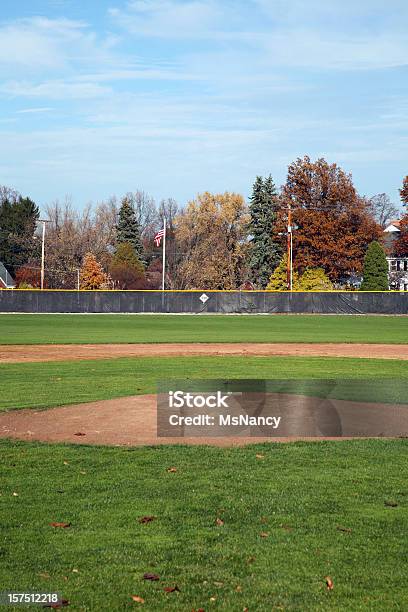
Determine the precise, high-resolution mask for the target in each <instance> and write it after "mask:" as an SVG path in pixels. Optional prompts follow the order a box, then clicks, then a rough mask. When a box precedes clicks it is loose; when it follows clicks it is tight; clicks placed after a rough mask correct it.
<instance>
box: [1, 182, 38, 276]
mask: <svg viewBox="0 0 408 612" xmlns="http://www.w3.org/2000/svg"><path fill="white" fill-rule="evenodd" d="M3 191H4V193H3ZM3 191H2V193H1V194H0V195H1V197H0V261H1V262H2V263H3V264H4V265H5V266H6V268H7V269H8V271H9V272H10V274H12V275H14V273H15V271H16V269H17V268H19V267H20V266H22V265H24V264H26V263H27V261H28V260H29V259H30V257H35V256H36V255H38V254H39V246H40V245H39V241H38V240H37V241H36V240H35V237H34V232H35V228H36V224H37V221H38V219H39V217H40V211H39V209H38V206H37V205H36V204H35V203H34V202H33V201H32V200H30V198H23V197H22V196H20V195H18V194H14V193H13V192H11V191H10V190H3Z"/></svg>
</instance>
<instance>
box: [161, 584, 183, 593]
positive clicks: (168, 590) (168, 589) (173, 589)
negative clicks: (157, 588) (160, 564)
mask: <svg viewBox="0 0 408 612" xmlns="http://www.w3.org/2000/svg"><path fill="white" fill-rule="evenodd" d="M164 591H165V592H166V593H175V592H178V593H180V589H179V588H178V586H177V584H175V585H174V586H172V587H164Z"/></svg>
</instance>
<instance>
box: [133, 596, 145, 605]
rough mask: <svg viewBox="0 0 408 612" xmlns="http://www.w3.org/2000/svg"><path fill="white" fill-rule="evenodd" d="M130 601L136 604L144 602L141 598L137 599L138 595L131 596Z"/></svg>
mask: <svg viewBox="0 0 408 612" xmlns="http://www.w3.org/2000/svg"><path fill="white" fill-rule="evenodd" d="M131 599H133V601H135V602H136V603H141V604H143V603H144V602H145V600H144V599H143V597H139V595H132V596H131Z"/></svg>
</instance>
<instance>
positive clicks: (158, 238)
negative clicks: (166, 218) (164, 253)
mask: <svg viewBox="0 0 408 612" xmlns="http://www.w3.org/2000/svg"><path fill="white" fill-rule="evenodd" d="M163 236H164V229H161V230H160V231H159V232H157V234H156V235H155V237H154V241H155V243H156V246H160V242H161V239H162V238H163Z"/></svg>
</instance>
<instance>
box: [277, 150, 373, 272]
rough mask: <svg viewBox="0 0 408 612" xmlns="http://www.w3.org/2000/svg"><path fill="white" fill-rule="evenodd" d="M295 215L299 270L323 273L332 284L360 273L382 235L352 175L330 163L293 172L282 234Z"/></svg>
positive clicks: (306, 162)
mask: <svg viewBox="0 0 408 612" xmlns="http://www.w3.org/2000/svg"><path fill="white" fill-rule="evenodd" d="M289 205H290V206H291V208H292V211H293V221H292V225H294V226H297V228H296V229H295V230H294V232H293V258H294V259H293V262H294V269H295V270H296V271H298V272H299V273H302V272H303V271H304V270H306V269H307V268H323V270H324V272H325V273H326V274H327V275H328V277H329V278H330V280H331V281H334V282H335V281H339V280H340V279H345V278H347V277H348V276H350V275H352V274H353V273H356V272H357V273H358V272H361V270H362V267H363V262H364V255H365V252H366V250H367V247H368V245H369V244H370V242H372V241H373V240H376V239H378V238H379V236H380V235H381V228H380V226H379V225H378V224H377V223H376V222H375V221H374V219H373V218H372V216H371V215H370V211H369V205H368V203H367V201H366V200H365V199H363V198H361V197H360V196H359V195H358V193H357V191H356V189H355V187H354V185H353V181H352V178H351V175H350V174H346V173H345V172H344V171H343V170H342V169H341V168H340V167H339V166H337V165H336V164H329V163H328V162H327V161H326V160H325V159H318V160H317V161H315V162H313V161H311V160H310V158H309V157H308V156H305V157H304V158H303V159H300V158H299V159H297V160H296V161H295V162H294V163H292V164H291V165H290V166H289V168H288V177H287V181H286V184H285V185H284V187H283V190H282V203H281V206H282V209H281V212H280V219H279V223H278V225H277V232H279V231H280V232H282V231H284V229H285V224H286V219H287V208H288V206H289Z"/></svg>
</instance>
